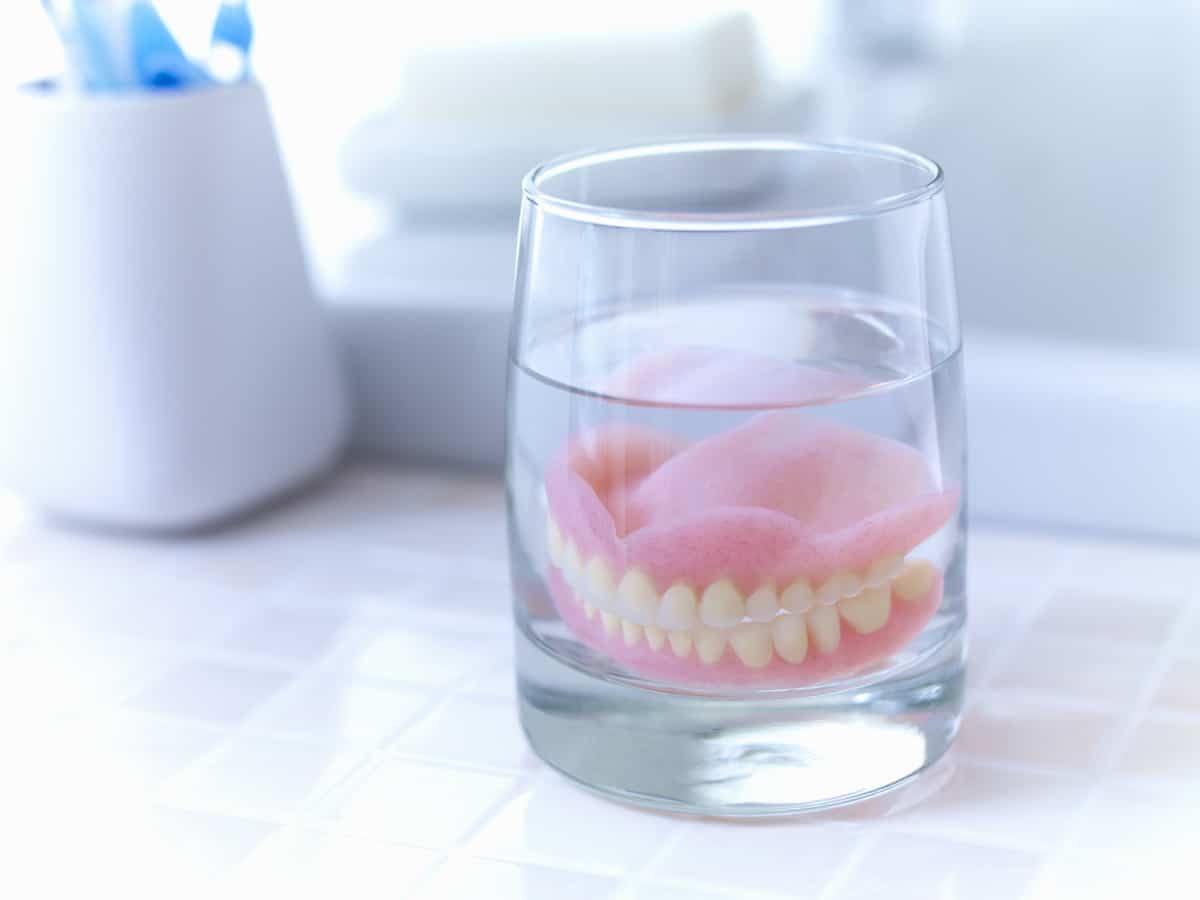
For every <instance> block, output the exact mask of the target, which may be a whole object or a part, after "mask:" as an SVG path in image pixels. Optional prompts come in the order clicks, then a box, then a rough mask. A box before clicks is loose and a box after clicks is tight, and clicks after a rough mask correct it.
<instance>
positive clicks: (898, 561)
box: [863, 553, 904, 587]
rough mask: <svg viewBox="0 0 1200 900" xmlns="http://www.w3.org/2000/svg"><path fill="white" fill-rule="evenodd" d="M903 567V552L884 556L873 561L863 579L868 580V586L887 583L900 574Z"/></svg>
mask: <svg viewBox="0 0 1200 900" xmlns="http://www.w3.org/2000/svg"><path fill="white" fill-rule="evenodd" d="M903 567H904V555H903V554H901V553H895V554H893V555H891V556H882V557H880V558H879V559H877V560H875V562H873V563H871V565H870V567H869V568H868V569H867V574H866V577H865V578H864V579H863V581H865V582H866V584H867V587H877V586H878V585H881V584H886V583H887V582H888V581H890V580H891V579H892V578H894V577H895V576H897V575H899V574H900V570H901V569H902V568H903Z"/></svg>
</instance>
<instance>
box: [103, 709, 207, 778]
mask: <svg viewBox="0 0 1200 900" xmlns="http://www.w3.org/2000/svg"><path fill="white" fill-rule="evenodd" d="M87 738H88V746H87V750H86V752H87V753H88V755H89V756H90V757H91V760H90V764H92V765H97V764H98V763H99V762H100V761H101V760H108V761H109V762H110V763H111V764H112V767H113V771H114V772H116V771H119V772H120V773H121V775H120V776H117V777H124V778H127V779H128V780H129V782H130V783H132V784H136V785H137V786H138V787H139V788H141V789H142V790H144V791H146V792H149V791H151V790H153V789H155V788H157V787H158V786H159V785H160V784H162V783H163V782H164V781H165V780H167V779H169V778H171V777H173V776H175V775H178V774H179V773H180V772H182V771H183V770H184V769H186V768H187V767H188V766H189V765H191V764H192V763H194V762H196V761H197V760H199V759H200V758H201V757H203V756H204V755H205V754H207V753H210V752H211V751H213V750H214V749H216V747H217V746H218V745H219V744H221V742H222V741H224V740H225V739H226V734H225V733H224V732H222V731H220V730H217V729H214V728H200V727H197V726H194V725H187V724H184V723H181V722H170V721H162V720H159V719H153V718H150V717H148V716H140V715H128V714H126V715H121V716H118V717H114V718H113V719H112V720H110V721H109V722H106V723H103V725H102V724H100V723H95V724H93V725H92V726H90V727H89V728H88V733H87Z"/></svg>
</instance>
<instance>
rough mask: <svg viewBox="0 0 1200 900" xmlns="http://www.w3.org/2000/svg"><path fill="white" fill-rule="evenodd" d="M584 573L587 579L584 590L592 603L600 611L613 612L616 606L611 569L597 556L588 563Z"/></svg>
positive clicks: (615, 588)
mask: <svg viewBox="0 0 1200 900" xmlns="http://www.w3.org/2000/svg"><path fill="white" fill-rule="evenodd" d="M584 572H585V577H586V579H587V588H586V590H587V593H588V594H589V595H590V597H591V600H592V603H594V604H596V606H598V607H599V608H600V609H609V610H614V611H615V610H616V608H617V605H616V603H615V600H614V595H615V594H616V591H617V585H616V582H615V581H613V575H612V569H610V568H609V567H608V563H606V562H605V561H604V560H603V559H601V558H600V557H599V556H594V557H592V559H591V560H590V561H589V562H588V564H587V568H586V569H585V570H584Z"/></svg>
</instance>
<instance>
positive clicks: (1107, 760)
mask: <svg viewBox="0 0 1200 900" xmlns="http://www.w3.org/2000/svg"><path fill="white" fill-rule="evenodd" d="M1198 601H1200V589H1198V588H1197V586H1196V584H1195V583H1193V585H1191V586H1190V588H1189V590H1188V591H1186V592H1185V594H1184V605H1183V607H1182V609H1181V610H1179V611H1178V612H1177V613H1176V615H1175V620H1174V623H1173V627H1172V630H1171V633H1170V634H1169V635H1168V636H1167V637H1166V639H1165V640H1163V641H1162V642H1161V643H1159V645H1158V646H1157V647H1156V649H1155V653H1154V660H1153V664H1152V665H1151V666H1150V667H1149V669H1148V670H1147V672H1146V674H1145V676H1144V683H1143V684H1142V687H1141V690H1140V691H1139V692H1138V695H1137V697H1136V699H1135V700H1134V701H1133V702H1132V703H1131V704H1130V705H1129V706H1127V707H1126V708H1125V710H1123V711H1124V712H1125V713H1126V716H1125V718H1124V719H1123V720H1121V722H1120V728H1119V729H1118V731H1117V733H1116V734H1115V735H1114V736H1113V738H1112V740H1111V741H1110V742H1109V745H1108V753H1106V754H1105V755H1104V757H1103V758H1102V759H1101V761H1100V762H1099V763H1098V764H1097V765H1096V766H1095V768H1094V770H1093V773H1092V777H1091V779H1090V781H1091V784H1090V785H1089V786H1088V789H1087V792H1086V794H1085V796H1084V799H1083V801H1082V802H1081V803H1080V804H1079V808H1078V809H1077V810H1075V812H1074V814H1073V815H1071V816H1070V818H1069V820H1068V823H1067V825H1066V827H1065V829H1064V835H1063V839H1062V840H1061V841H1060V843H1059V845H1058V846H1057V847H1056V848H1055V854H1056V855H1058V854H1062V853H1064V852H1070V851H1072V850H1074V849H1076V847H1077V846H1078V842H1079V833H1080V828H1081V826H1082V824H1083V823H1084V822H1086V821H1087V820H1088V819H1089V818H1090V816H1091V813H1092V811H1093V810H1094V809H1095V807H1096V805H1097V804H1098V803H1099V801H1100V797H1101V796H1102V793H1103V791H1104V790H1105V789H1106V788H1107V787H1108V786H1110V785H1111V783H1112V781H1111V779H1112V778H1113V777H1114V776H1115V775H1116V773H1117V769H1118V766H1119V764H1120V761H1121V758H1122V757H1123V756H1124V754H1125V753H1126V752H1127V751H1128V749H1129V746H1130V744H1131V743H1132V741H1133V738H1134V736H1135V735H1136V733H1137V730H1138V728H1139V727H1141V725H1142V724H1143V723H1144V722H1145V721H1146V719H1147V717H1148V714H1149V713H1150V707H1151V704H1152V701H1153V698H1154V695H1155V694H1156V693H1157V692H1158V690H1159V689H1160V688H1161V687H1162V685H1163V683H1164V680H1165V677H1166V673H1167V669H1168V668H1169V666H1170V665H1171V664H1172V663H1173V662H1174V661H1175V660H1176V659H1177V658H1179V655H1180V654H1179V653H1178V650H1179V647H1180V645H1182V644H1183V641H1184V639H1185V637H1186V634H1187V627H1188V626H1190V625H1192V624H1194V623H1195V622H1197V621H1200V608H1198V606H1197V603H1198ZM1047 855H1048V856H1049V854H1047ZM1037 885H1038V879H1037V878H1036V877H1035V879H1034V881H1033V882H1032V883H1031V885H1030V888H1029V891H1028V892H1027V894H1026V896H1033V891H1034V889H1035V888H1036V887H1037Z"/></svg>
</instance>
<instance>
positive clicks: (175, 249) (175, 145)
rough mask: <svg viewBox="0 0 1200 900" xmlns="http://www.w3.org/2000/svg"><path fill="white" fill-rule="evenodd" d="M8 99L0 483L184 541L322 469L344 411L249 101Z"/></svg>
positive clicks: (246, 90)
mask: <svg viewBox="0 0 1200 900" xmlns="http://www.w3.org/2000/svg"><path fill="white" fill-rule="evenodd" d="M9 100H10V101H11V103H10V104H9V105H10V111H9V113H8V114H7V115H6V116H5V117H4V121H5V122H6V123H7V125H6V128H5V132H6V135H5V140H4V144H5V145H6V146H4V147H3V148H0V162H2V163H3V165H0V198H3V199H2V200H0V229H3V230H0V248H2V249H0V254H4V256H6V257H8V258H7V259H4V260H3V262H4V263H5V265H4V269H3V272H2V274H0V278H3V281H2V282H0V289H2V291H0V304H2V306H0V309H3V318H2V319H0V483H2V484H3V485H4V486H5V487H7V488H9V489H11V490H13V491H15V492H17V493H19V494H21V495H23V496H24V497H26V498H27V499H29V500H30V501H32V502H33V503H35V504H37V505H39V506H41V507H43V508H45V509H46V510H48V511H51V512H53V513H57V514H60V515H64V516H67V517H70V518H74V519H81V520H87V521H91V522H95V523H99V524H108V525H116V526H121V527H128V528H136V529H161V530H180V529H190V528H195V527H200V526H205V525H209V524H212V523H215V522H218V521H220V520H223V519H226V518H229V517H231V516H235V515H237V514H239V513H242V512H244V511H246V510H248V509H250V508H252V507H254V506H255V505H257V504H259V503H262V502H264V501H266V500H269V499H270V498H272V497H274V496H277V495H279V494H281V493H284V492H287V491H289V490H290V489H292V488H294V487H296V486H297V485H299V484H301V483H303V482H305V481H307V480H310V479H312V478H313V477H315V476H316V475H318V474H319V473H320V472H321V471H322V470H324V469H326V468H327V467H329V466H330V465H331V464H332V463H333V462H334V461H335V460H336V459H337V457H338V456H339V454H340V451H341V448H342V447H343V445H344V443H345V441H346V438H347V432H348V426H349V420H350V410H349V405H348V399H347V392H346V387H345V384H344V382H343V377H342V372H341V367H340V363H339V360H338V358H337V355H336V351H335V348H334V345H333V341H332V336H331V334H330V332H329V330H328V328H327V323H326V321H325V318H324V316H323V314H322V311H321V309H320V307H319V306H318V304H317V302H316V300H315V298H314V296H313V290H312V287H311V285H310V282H309V278H308V273H307V270H306V267H305V260H304V257H303V254H302V250H301V246H300V241H299V236H298V232H297V227H296V220H295V216H294V214H293V211H292V206H291V202H290V198H289V194H288V189H287V184H286V181H285V177H284V173H283V169H282V165H281V163H280V158H279V153H278V149H277V146H276V142H275V136H274V132H273V130H272V127H271V121H270V117H269V114H268V110H267V105H266V102H265V99H264V97H263V94H262V91H261V89H260V88H259V87H258V86H257V85H256V84H253V83H245V84H239V85H234V86H228V87H213V88H202V89H195V90H189V91H180V92H157V93H131V94H111V95H85V94H72V93H69V92H65V91H58V90H54V89H53V88H45V89H36V88H30V89H22V90H20V91H18V92H16V93H15V95H12V96H10V98H9Z"/></svg>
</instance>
